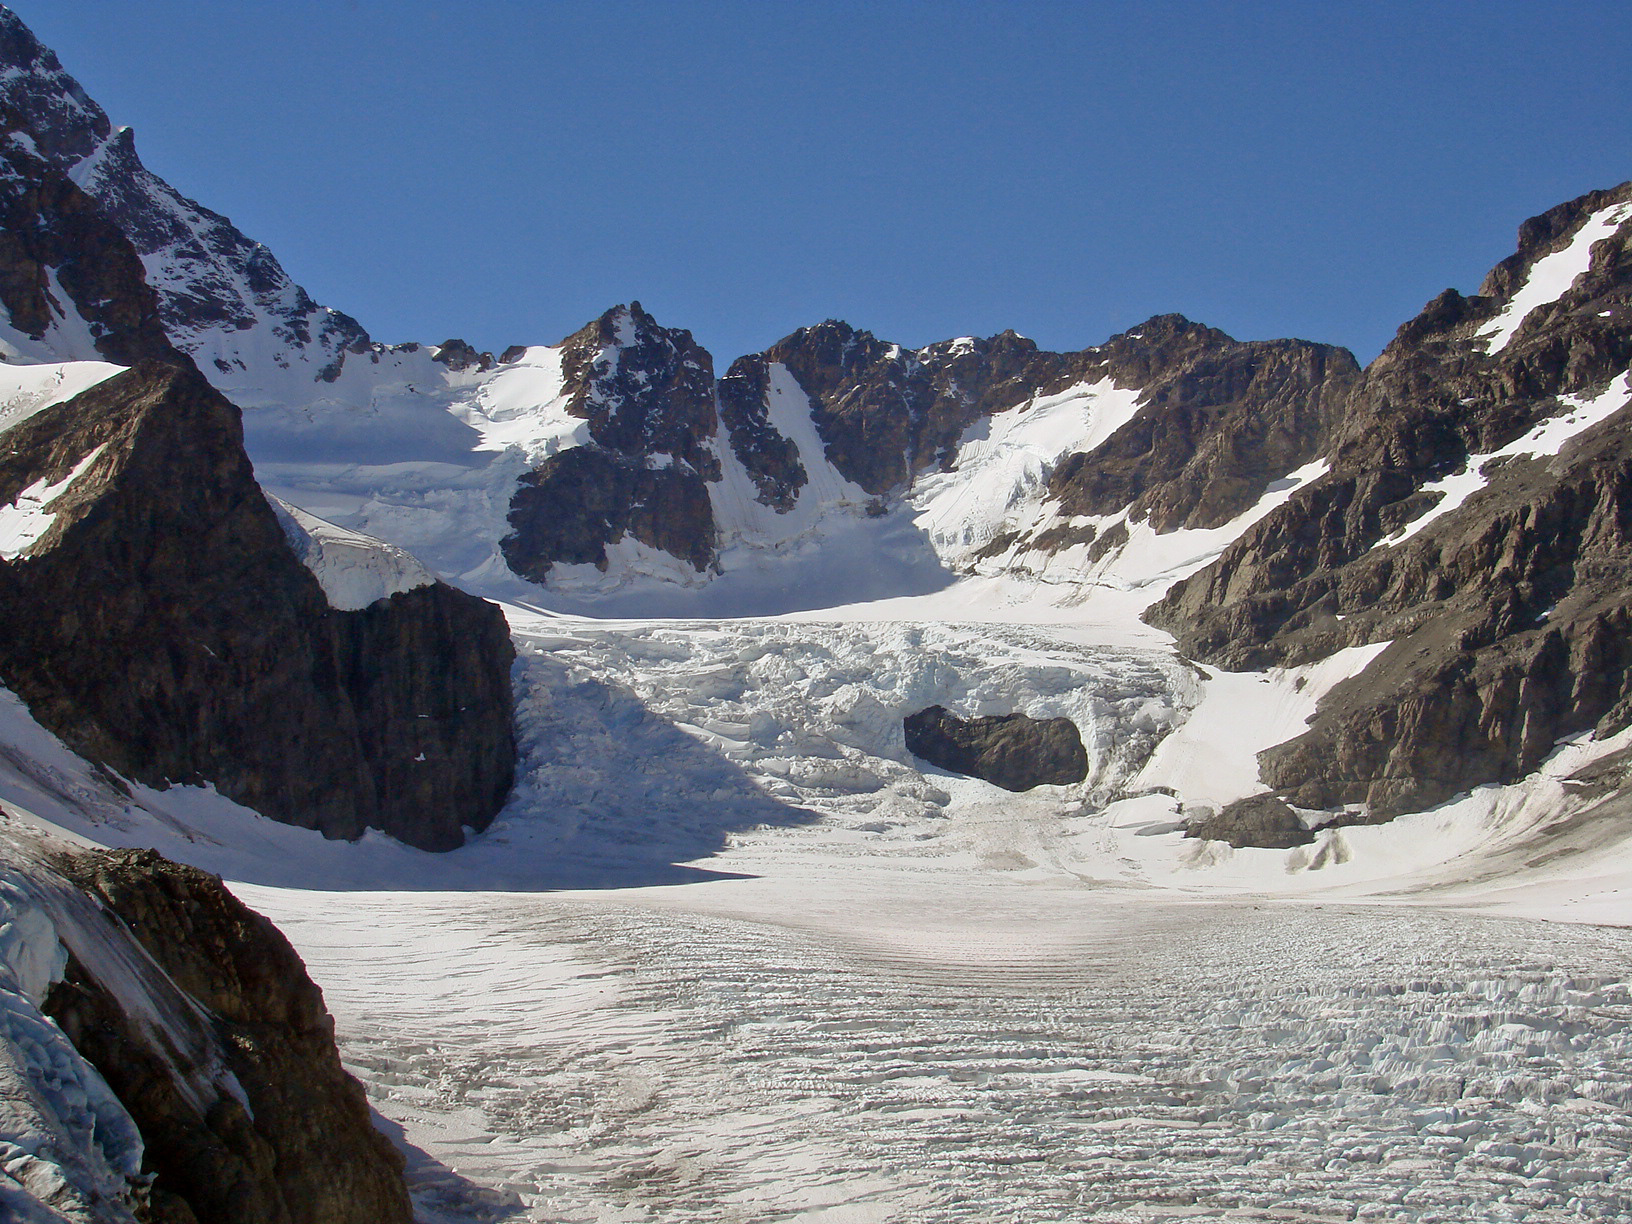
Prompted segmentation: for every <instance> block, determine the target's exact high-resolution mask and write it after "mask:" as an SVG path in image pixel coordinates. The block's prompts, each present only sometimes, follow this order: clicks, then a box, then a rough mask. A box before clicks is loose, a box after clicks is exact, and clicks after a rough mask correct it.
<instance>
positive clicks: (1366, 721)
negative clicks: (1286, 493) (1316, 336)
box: [1151, 184, 1632, 819]
mask: <svg viewBox="0 0 1632 1224" xmlns="http://www.w3.org/2000/svg"><path fill="white" fill-rule="evenodd" d="M1629 367H1632V184H1628V185H1623V186H1622V187H1619V188H1616V189H1614V190H1613V191H1607V192H1594V193H1591V194H1589V195H1586V196H1583V197H1581V198H1580V199H1577V200H1574V201H1571V202H1569V203H1567V204H1563V205H1560V206H1559V207H1558V208H1555V209H1552V210H1551V211H1549V212H1548V213H1546V214H1544V215H1542V216H1540V217H1537V218H1533V219H1532V220H1530V221H1527V222H1526V223H1525V224H1524V226H1523V228H1522V229H1521V230H1520V235H1519V250H1518V251H1517V252H1516V253H1515V254H1514V255H1513V256H1512V257H1510V258H1509V259H1507V260H1505V261H1504V262H1503V263H1502V264H1500V265H1499V266H1498V267H1497V268H1496V269H1495V270H1494V271H1492V273H1491V274H1490V276H1489V277H1488V278H1487V279H1486V281H1485V284H1484V285H1483V286H1482V288H1481V292H1480V293H1479V294H1478V295H1476V296H1474V297H1463V296H1462V295H1460V294H1457V293H1456V292H1455V291H1447V292H1446V293H1445V294H1443V295H1441V297H1439V298H1437V299H1436V300H1435V301H1434V302H1432V303H1430V304H1429V306H1428V307H1427V309H1426V310H1425V311H1424V312H1423V314H1422V315H1421V316H1419V317H1418V318H1417V319H1415V320H1413V321H1412V322H1411V323H1408V324H1406V325H1405V326H1404V327H1402V328H1401V329H1400V332H1399V335H1398V336H1397V337H1396V338H1395V340H1394V342H1393V343H1392V344H1391V345H1390V346H1389V347H1388V349H1387V350H1385V351H1384V353H1383V354H1382V355H1381V356H1380V357H1379V358H1378V359H1377V360H1376V361H1375V362H1374V363H1373V364H1372V365H1371V367H1370V368H1369V369H1368V370H1367V371H1366V375H1365V378H1364V381H1363V383H1362V384H1361V385H1360V386H1359V387H1358V388H1357V389H1356V391H1355V393H1354V395H1353V397H1352V399H1351V400H1350V403H1349V406H1348V408H1347V410H1346V412H1345V414H1344V417H1345V424H1344V425H1343V427H1342V428H1341V429H1340V430H1339V431H1338V433H1337V434H1336V437H1335V438H1334V442H1333V445H1332V448H1331V450H1330V452H1329V453H1330V461H1331V471H1330V473H1329V475H1327V476H1326V477H1325V478H1324V479H1323V480H1321V481H1320V482H1318V483H1317V484H1315V485H1314V486H1312V487H1311V488H1309V489H1308V490H1307V491H1305V492H1304V493H1302V494H1301V495H1300V496H1298V497H1297V498H1295V499H1294V500H1293V501H1292V502H1291V503H1289V504H1288V505H1287V506H1286V507H1285V508H1284V509H1283V510H1281V511H1280V512H1278V513H1276V514H1273V515H1271V516H1270V517H1268V518H1266V519H1265V520H1263V521H1262V522H1260V523H1259V524H1258V525H1257V526H1256V527H1254V528H1253V529H1252V530H1250V531H1249V532H1247V533H1246V534H1245V535H1244V536H1243V537H1242V538H1241V539H1240V540H1239V541H1238V542H1237V543H1236V544H1235V545H1234V546H1233V547H1231V548H1230V549H1229V550H1228V551H1227V552H1226V553H1225V554H1224V555H1223V557H1221V558H1220V560H1219V561H1218V562H1217V563H1216V564H1215V565H1213V566H1211V567H1209V568H1208V569H1206V570H1204V571H1202V572H1201V573H1199V574H1197V575H1195V576H1194V577H1193V578H1191V579H1190V580H1189V581H1188V582H1185V583H1182V584H1180V585H1179V586H1177V587H1175V588H1174V589H1173V590H1172V591H1170V592H1169V594H1168V596H1167V598H1166V599H1165V600H1164V601H1163V602H1162V603H1161V604H1159V605H1157V606H1156V607H1155V608H1154V609H1152V613H1151V619H1152V620H1153V621H1154V622H1155V623H1157V624H1160V625H1163V626H1164V627H1168V628H1171V629H1172V630H1173V631H1174V632H1175V633H1176V634H1177V635H1178V637H1179V641H1180V645H1181V647H1182V648H1183V649H1185V650H1186V651H1188V652H1190V653H1192V654H1194V655H1195V656H1196V657H1198V658H1202V659H1206V660H1208V661H1212V662H1216V663H1220V664H1222V665H1225V666H1230V667H1259V666H1264V665H1266V664H1275V663H1298V662H1303V661H1307V660H1310V659H1315V658H1319V657H1322V656H1324V655H1326V654H1329V653H1330V652H1331V651H1333V650H1335V649H1338V648H1341V647H1344V646H1350V645H1359V644H1363V643H1367V642H1382V641H1391V642H1393V645H1392V646H1391V647H1390V648H1389V649H1388V650H1387V651H1386V652H1384V653H1383V654H1382V655H1381V656H1380V657H1379V658H1378V659H1377V660H1376V661H1375V662H1374V663H1373V664H1372V665H1371V667H1370V668H1368V669H1367V671H1366V672H1365V673H1364V674H1363V676H1361V677H1359V678H1357V679H1356V680H1353V681H1350V682H1349V683H1347V684H1345V685H1343V686H1341V687H1339V688H1338V689H1337V690H1335V691H1334V692H1333V693H1332V694H1331V696H1330V697H1329V698H1328V699H1327V701H1326V702H1325V703H1324V704H1323V706H1322V707H1321V710H1320V712H1319V714H1318V715H1317V717H1316V719H1315V721H1314V723H1313V725H1312V727H1311V729H1310V731H1309V732H1308V733H1307V734H1306V735H1304V736H1302V737H1300V738H1299V739H1296V740H1294V741H1292V742H1291V743H1289V744H1285V745H1282V746H1280V747H1278V748H1275V749H1272V750H1271V751H1270V752H1268V753H1266V754H1265V755H1264V757H1263V758H1262V772H1263V776H1264V778H1265V779H1266V781H1268V782H1269V783H1270V784H1271V785H1272V786H1273V787H1275V788H1276V789H1277V790H1278V791H1280V792H1281V793H1283V794H1286V795H1287V796H1289V797H1290V798H1291V799H1292V800H1293V802H1295V803H1299V804H1302V805H1306V806H1312V807H1339V806H1343V805H1362V804H1363V805H1365V806H1364V809H1363V811H1357V812H1356V813H1354V814H1351V815H1350V816H1348V817H1346V818H1347V819H1386V818H1388V817H1390V816H1392V815H1395V814H1398V813H1400V812H1404V811H1410V810H1414V809H1418V808H1421V807H1424V806H1427V805H1430V804H1432V803H1435V802H1438V801H1440V800H1443V799H1445V798H1448V797H1449V796H1450V795H1452V794H1455V793H1456V792H1457V791H1460V790H1463V789H1466V788H1467V787H1468V786H1470V785H1474V784H1476V783H1480V782H1492V781H1494V782H1505V781H1511V780H1513V779H1515V778H1517V777H1520V776H1522V775H1524V774H1525V773H1528V772H1529V771H1530V770H1532V769H1534V768H1535V766H1536V765H1537V764H1538V763H1539V762H1540V761H1541V760H1542V758H1543V757H1545V756H1546V755H1547V753H1548V752H1549V751H1551V749H1552V746H1553V744H1554V743H1555V741H1556V740H1557V739H1558V738H1559V737H1561V736H1565V735H1569V734H1573V733H1576V732H1580V731H1586V730H1589V729H1593V728H1595V727H1596V728H1597V729H1599V730H1601V731H1605V732H1608V731H1612V730H1615V729H1617V728H1619V727H1620V726H1622V725H1625V723H1626V722H1627V721H1628V718H1629V716H1632V710H1629V708H1628V699H1629V695H1632V673H1629V671H1628V665H1629V663H1632V657H1629V652H1628V650H1627V648H1626V645H1625V643H1626V637H1625V630H1626V628H1627V625H1628V621H1629V615H1632V582H1629V581H1628V579H1627V577H1626V575H1627V573H1628V569H1627V566H1628V563H1629V562H1632V553H1629V551H1628V532H1629V525H1632V517H1629V515H1632V502H1629V500H1628V492H1629V487H1632V486H1629V481H1632V445H1629V443H1628V440H1627V438H1628V435H1627V433H1626V414H1625V412H1624V411H1623V409H1624V407H1625V405H1626V404H1627V402H1628V399H1629V398H1632V397H1629V394H1628V382H1627V371H1628V368H1629ZM1340 819H1341V818H1340Z"/></svg>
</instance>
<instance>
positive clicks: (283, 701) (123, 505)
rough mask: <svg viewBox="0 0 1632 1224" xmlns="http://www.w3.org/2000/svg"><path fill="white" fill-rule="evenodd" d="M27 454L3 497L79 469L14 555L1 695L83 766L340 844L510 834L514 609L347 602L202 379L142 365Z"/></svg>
mask: <svg viewBox="0 0 1632 1224" xmlns="http://www.w3.org/2000/svg"><path fill="white" fill-rule="evenodd" d="M5 440H6V453H5V454H4V455H0V505H7V504H10V503H13V502H15V501H16V499H17V498H18V496H19V494H20V493H21V492H22V490H24V489H25V488H26V487H28V486H30V485H31V484H34V483H36V482H38V481H40V480H42V479H46V480H50V481H53V482H60V481H63V480H65V479H66V478H67V477H68V476H69V475H70V474H71V473H73V472H74V471H76V470H78V471H79V472H80V474H79V475H78V477H77V478H75V479H74V480H73V482H72V484H71V485H70V486H69V487H68V488H67V489H66V491H65V492H63V493H62V494H61V496H59V497H58V498H57V499H56V500H55V501H54V502H52V503H51V505H50V511H51V513H52V514H53V515H54V519H53V521H52V522H51V525H50V528H49V530H48V531H47V532H45V534H44V535H43V536H42V537H41V538H40V539H38V540H37V541H36V542H35V543H34V544H33V545H32V546H31V547H30V548H28V549H27V550H26V551H25V552H23V553H22V554H21V555H20V556H17V557H16V558H15V559H14V560H11V561H3V560H0V612H3V616H4V621H5V624H6V632H5V633H4V634H3V635H0V681H3V682H4V683H5V684H6V685H7V686H8V687H10V688H12V689H13V690H14V691H15V692H16V693H17V694H18V695H19V696H20V697H22V698H23V699H24V700H25V701H26V702H28V704H29V707H30V709H31V710H32V712H33V713H34V716H35V717H36V718H38V719H39V721H40V722H41V723H42V724H44V725H45V726H46V727H48V728H49V729H51V730H52V731H53V732H55V733H56V734H57V735H59V736H60V737H61V738H62V739H63V740H64V741H65V742H66V743H68V744H69V745H70V746H71V747H72V748H73V749H74V750H75V751H77V752H79V753H80V754H81V755H84V756H86V757H87V758H89V759H91V760H94V761H98V762H101V763H103V764H106V765H109V766H111V767H112V768H114V769H116V770H118V771H119V772H120V773H122V774H124V775H125V776H127V777H130V778H133V779H136V780H138V781H141V782H146V783H149V784H152V785H156V786H164V785H167V784H169V783H202V782H212V783H214V784H215V785H216V787H217V788H218V789H219V790H220V791H221V793H222V794H224V795H227V796H228V797H230V798H232V799H235V800H237V801H239V802H240V803H243V804H245V805H247V806H249V807H252V808H254V809H256V810H257V811H260V812H262V813H263V814H265V815H268V816H271V817H273V818H275V819H278V820H283V821H286V822H288V823H291V824H296V825H300V826H303V827H306V828H313V829H319V830H321V831H322V832H323V833H324V834H326V835H328V836H331V837H346V838H354V837H357V836H359V835H360V834H361V833H362V832H363V831H364V830H365V829H368V828H375V829H382V830H384V831H385V832H388V833H390V834H392V835H393V836H395V837H398V838H400V839H401V840H403V841H405V842H408V843H409V844H411V845H415V846H419V847H422V848H425V849H447V848H450V847H453V846H457V845H459V844H460V842H461V841H462V840H463V831H462V830H463V827H465V826H470V827H474V828H481V827H484V826H485V825H486V823H487V822H488V821H489V820H491V818H492V816H493V814H494V813H495V812H496V811H497V809H498V807H499V805H500V804H501V803H502V802H503V801H504V798H505V796H506V794H507V792H508V789H509V786H510V782H511V779H512V776H513V770H514V748H513V739H512V732H511V700H510V681H509V668H510V664H511V662H512V660H513V650H512V647H511V645H510V640H509V635H508V632H507V629H506V626H505V622H504V618H503V616H502V615H501V614H500V613H499V611H498V609H497V608H494V607H493V606H492V605H490V604H487V603H485V602H483V601H481V600H478V599H475V598H474V597H471V596H468V595H465V594H463V593H461V592H458V591H455V590H453V589H451V588H449V587H447V586H444V585H442V584H433V585H430V586H424V587H421V588H419V589H416V590H411V591H407V592H405V593H400V594H396V595H392V596H390V597H389V598H387V599H384V600H381V601H378V602H376V603H374V604H373V605H371V606H369V607H367V608H364V609H361V610H360V611H339V610H336V609H334V608H332V607H330V606H329V604H328V601H327V600H326V598H325V596H324V593H323V591H322V589H321V587H320V586H319V585H318V582H317V580H316V579H315V578H314V577H313V576H312V574H311V573H310V572H309V571H308V570H306V569H305V567H304V566H302V565H301V563H300V562H299V561H298V560H297V559H296V557H295V555H294V553H293V552H292V551H291V549H290V548H289V546H288V543H287V541H286V539H285V537H284V535H283V532H282V529H281V528H280V527H279V524H278V522H277V520H276V518H275V517H274V515H273V512H272V510H271V508H270V506H269V504H268V503H267V501H266V499H265V497H264V496H263V495H262V493H261V490H260V488H259V486H258V485H257V484H256V483H255V480H254V475H253V473H252V471H251V470H250V465H249V461H248V459H247V458H246V457H245V455H244V451H243V443H242V434H241V428H240V424H239V418H238V413H237V410H236V409H235V408H233V406H232V405H231V404H229V403H227V402H226V400H224V399H223V398H222V397H221V396H220V395H219V394H218V393H217V392H216V391H215V390H214V389H213V388H211V387H210V386H209V384H208V383H206V382H205V381H204V379H203V378H202V377H201V376H200V375H199V374H198V373H197V372H196V371H195V370H193V369H192V368H191V367H190V366H178V365H170V364H163V363H157V362H147V363H143V364H142V365H139V366H138V367H136V368H135V369H132V370H130V371H127V372H125V373H123V374H120V375H117V376H115V377H114V378H112V379H110V380H108V381H107V382H105V383H102V384H101V385H99V386H97V387H95V388H93V389H91V390H90V391H87V392H85V393H84V394H82V395H80V396H77V397H76V398H74V399H73V400H71V401H69V402H68V403H65V404H60V405H57V406H55V407H53V408H48V409H46V410H45V411H43V412H40V413H39V414H37V415H35V416H34V417H32V418H30V419H28V420H26V421H24V422H23V423H22V424H20V425H17V426H14V427H13V428H12V429H10V430H8V431H7V433H6V437H5Z"/></svg>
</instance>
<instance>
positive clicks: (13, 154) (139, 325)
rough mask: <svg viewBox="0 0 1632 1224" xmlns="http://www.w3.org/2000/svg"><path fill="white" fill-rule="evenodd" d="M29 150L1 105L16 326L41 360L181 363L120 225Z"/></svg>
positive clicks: (1, 245)
mask: <svg viewBox="0 0 1632 1224" xmlns="http://www.w3.org/2000/svg"><path fill="white" fill-rule="evenodd" d="M0 26H3V23H0ZM29 144H30V142H29V140H28V139H27V138H26V135H24V133H23V129H22V127H21V126H20V123H19V120H18V117H17V116H16V115H15V114H14V113H12V112H10V111H8V110H7V109H6V107H5V106H4V105H0V306H3V307H4V308H5V311H6V315H7V318H8V319H9V322H10V325H11V328H12V330H13V331H14V332H16V333H20V336H21V337H22V338H26V339H28V340H31V341H34V342H35V344H37V345H38V346H40V353H41V355H48V356H55V357H58V358H76V359H81V360H84V359H93V358H99V357H100V358H106V359H107V360H109V361H114V362H119V363H121V364H125V365H129V364H133V363H135V362H137V361H140V360H143V359H152V360H161V361H176V360H180V358H179V355H178V354H176V352H175V350H174V349H173V348H172V347H171V346H170V342H169V341H168V340H167V339H166V338H165V335H164V330H163V328H162V327H161V326H160V323H159V303H158V298H157V296H156V295H155V294H154V293H153V290H152V289H151V288H149V287H148V284H147V282H146V281H145V280H144V279H143V274H142V264H141V261H140V260H139V259H137V258H136V253H135V252H134V251H133V250H132V249H131V247H130V244H129V243H128V242H127V241H126V240H125V237H124V235H123V234H122V233H121V232H120V230H119V228H118V226H116V225H114V224H113V222H112V221H110V220H109V219H108V218H107V216H106V215H105V214H104V213H103V212H102V210H101V209H100V207H98V205H97V204H96V202H95V201H94V200H92V199H91V198H90V197H89V196H88V195H86V194H85V193H84V192H83V191H81V190H80V189H79V187H77V186H76V185H75V184H74V183H73V181H72V180H70V179H69V178H68V177H67V175H65V174H63V173H62V172H61V171H60V170H57V169H56V168H54V167H53V166H51V165H50V164H49V163H47V162H46V161H44V160H43V159H41V158H39V157H37V156H35V155H33V154H32V153H30V152H29V151H28V148H27V146H28V145H29Z"/></svg>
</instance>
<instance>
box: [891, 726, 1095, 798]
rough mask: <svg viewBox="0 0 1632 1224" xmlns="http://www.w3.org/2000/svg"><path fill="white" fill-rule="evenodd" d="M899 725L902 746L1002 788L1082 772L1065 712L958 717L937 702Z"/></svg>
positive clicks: (1075, 777) (1083, 761) (1083, 762)
mask: <svg viewBox="0 0 1632 1224" xmlns="http://www.w3.org/2000/svg"><path fill="white" fill-rule="evenodd" d="M902 727H903V729H904V730H905V732H906V737H907V751H908V752H911V753H912V754H913V755H914V756H917V757H920V758H922V759H923V760H926V761H928V762H929V763H930V764H931V765H936V766H939V767H940V768H941V769H946V770H950V771H951V772H953V773H961V774H968V775H969V776H970V777H972V778H980V779H982V780H983V781H986V782H990V783H992V784H993V785H995V786H1001V787H1002V788H1003V789H1004V790H1011V791H1027V790H1030V789H1031V788H1032V787H1034V786H1046V785H1053V786H1066V785H1069V784H1071V783H1073V782H1081V781H1082V780H1083V779H1084V778H1086V777H1087V776H1088V753H1087V752H1086V751H1085V750H1084V748H1083V746H1082V735H1081V734H1080V733H1079V732H1078V731H1077V727H1076V724H1075V723H1073V722H1072V721H1071V720H1070V719H1069V718H1030V717H1028V716H1026V715H1024V714H996V715H988V716H985V717H981V718H959V717H958V716H957V715H956V714H953V713H950V712H949V711H948V710H946V709H945V708H943V707H942V706H930V707H929V708H928V709H925V710H919V711H918V713H916V714H909V715H908V716H907V717H906V718H905V719H903V720H902Z"/></svg>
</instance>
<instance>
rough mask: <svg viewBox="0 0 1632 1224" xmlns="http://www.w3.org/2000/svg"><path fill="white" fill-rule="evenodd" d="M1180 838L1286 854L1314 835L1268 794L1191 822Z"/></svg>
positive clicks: (1312, 838) (1285, 806)
mask: <svg viewBox="0 0 1632 1224" xmlns="http://www.w3.org/2000/svg"><path fill="white" fill-rule="evenodd" d="M1184 835H1185V836H1186V837H1195V838H1199V839H1201V840H1203V841H1221V842H1228V843H1229V844H1230V845H1232V846H1234V847H1235V848H1236V849H1237V850H1239V849H1241V848H1242V847H1244V846H1256V847H1258V848H1260V849H1265V850H1290V849H1291V848H1292V847H1293V846H1307V845H1308V844H1309V843H1310V842H1312V841H1314V840H1315V835H1314V833H1313V832H1312V831H1311V830H1309V829H1307V828H1305V827H1304V824H1303V821H1301V820H1299V819H1298V814H1297V813H1296V812H1294V811H1293V810H1292V809H1291V808H1290V807H1288V806H1287V805H1286V804H1285V803H1283V802H1282V801H1281V800H1280V799H1277V798H1276V797H1275V796H1274V795H1271V794H1268V793H1265V794H1262V795H1252V796H1249V797H1248V798H1246V799H1237V800H1236V801H1235V802H1234V803H1231V804H1229V805H1227V806H1226V807H1225V808H1224V810H1223V811H1221V812H1214V813H1211V814H1210V815H1207V816H1203V817H1200V818H1199V819H1197V820H1193V821H1191V822H1189V823H1188V824H1187V825H1186V827H1185V830H1184Z"/></svg>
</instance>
